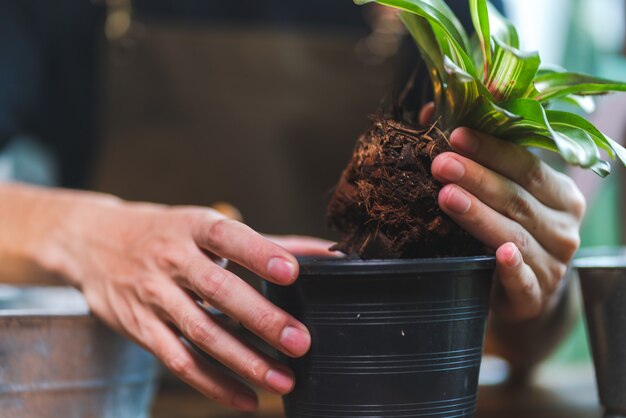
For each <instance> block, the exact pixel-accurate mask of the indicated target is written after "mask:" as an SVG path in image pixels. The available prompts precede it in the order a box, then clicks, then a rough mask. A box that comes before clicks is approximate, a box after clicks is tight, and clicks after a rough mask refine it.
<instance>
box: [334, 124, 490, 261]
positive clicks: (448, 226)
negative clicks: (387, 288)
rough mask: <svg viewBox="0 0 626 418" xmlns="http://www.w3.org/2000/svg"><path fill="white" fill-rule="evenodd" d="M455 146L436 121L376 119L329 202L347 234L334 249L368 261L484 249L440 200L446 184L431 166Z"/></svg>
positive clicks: (340, 228)
mask: <svg viewBox="0 0 626 418" xmlns="http://www.w3.org/2000/svg"><path fill="white" fill-rule="evenodd" d="M450 150H451V148H450V145H449V142H448V139H447V138H446V136H445V134H444V133H443V132H441V131H440V130H439V129H437V126H436V124H435V125H433V126H431V127H430V128H425V129H423V128H417V127H414V126H411V125H409V124H407V123H406V122H400V121H398V120H396V119H395V118H391V117H380V116H379V117H376V118H374V119H373V123H372V126H371V127H370V128H369V129H368V130H367V131H366V132H365V133H364V134H363V135H361V137H360V138H359V140H358V142H357V146H356V148H355V150H354V154H353V156H352V160H351V161H350V163H349V164H348V166H347V167H346V169H345V170H344V172H343V173H342V175H341V178H340V180H339V183H338V184H337V186H336V187H335V190H334V193H333V195H332V198H331V200H330V203H329V205H328V209H327V221H328V224H329V225H330V227H331V228H333V229H335V230H338V231H340V232H341V233H342V234H343V236H342V238H341V239H340V241H339V242H338V243H337V244H336V245H335V246H334V247H333V249H334V250H339V251H342V252H344V253H346V254H348V255H351V256H358V257H360V258H363V259H374V258H426V257H444V256H466V255H477V254H483V253H484V252H485V249H484V246H483V245H481V244H480V243H479V242H478V241H477V240H475V239H474V238H473V237H471V236H470V235H469V234H468V233H467V232H465V231H464V230H462V229H461V228H460V227H459V226H458V225H456V224H455V223H454V222H453V221H452V220H451V219H450V218H449V217H448V216H447V215H446V214H444V213H443V212H442V211H441V209H440V208H439V205H438V203H437V195H438V193H439V191H440V190H441V188H442V184H441V183H439V182H437V181H436V180H435V179H434V178H433V177H432V175H431V172H430V166H431V163H432V160H433V159H434V158H435V157H436V156H437V155H439V154H441V153H442V152H446V151H450Z"/></svg>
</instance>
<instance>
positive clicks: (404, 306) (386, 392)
mask: <svg viewBox="0 0 626 418" xmlns="http://www.w3.org/2000/svg"><path fill="white" fill-rule="evenodd" d="M494 266H495V262H494V258H493V257H471V258H447V259H420V260H372V261H362V260H332V259H325V260H310V259H309V260H302V261H301V266H300V277H299V279H298V281H297V282H296V284H294V285H293V286H290V287H280V286H275V285H271V284H268V285H267V287H266V294H267V296H268V297H269V298H270V300H272V301H273V302H274V303H275V304H277V305H278V306H280V307H282V308H283V309H285V310H286V311H288V312H289V313H291V314H292V315H293V316H295V317H296V318H297V319H299V320H300V321H302V322H303V323H304V324H305V325H306V326H307V327H308V329H309V330H310V332H311V337H312V346H311V350H310V351H309V353H308V354H307V355H306V356H305V357H303V358H301V359H291V358H283V360H284V361H285V362H286V363H287V364H288V365H289V366H290V367H291V368H292V369H293V371H294V373H295V375H296V387H295V389H294V391H293V392H292V393H290V394H289V395H287V396H285V397H284V404H285V411H286V415H287V417H288V418H313V417H320V418H321V417H324V418H334V417H337V418H344V417H355V418H356V417H390V418H391V417H433V418H434V417H437V418H452V417H454V418H461V417H464V418H465V417H467V418H469V417H473V416H474V413H475V409H476V392H477V387H478V373H479V368H480V362H481V355H482V349H483V340H484V334H485V323H486V318H487V313H488V307H489V306H488V305H489V294H490V288H491V278H492V274H493V269H494Z"/></svg>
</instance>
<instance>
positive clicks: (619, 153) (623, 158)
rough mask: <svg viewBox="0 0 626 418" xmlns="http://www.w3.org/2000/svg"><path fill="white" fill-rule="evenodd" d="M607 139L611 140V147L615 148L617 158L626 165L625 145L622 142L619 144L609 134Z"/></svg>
mask: <svg viewBox="0 0 626 418" xmlns="http://www.w3.org/2000/svg"><path fill="white" fill-rule="evenodd" d="M606 140H607V141H608V142H609V145H610V146H611V148H613V151H615V154H616V155H617V158H619V159H620V161H621V162H622V164H624V165H626V149H624V147H622V146H621V145H620V144H618V143H617V142H615V141H614V140H612V139H611V138H609V137H608V136H607V137H606Z"/></svg>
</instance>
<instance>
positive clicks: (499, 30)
mask: <svg viewBox="0 0 626 418" xmlns="http://www.w3.org/2000/svg"><path fill="white" fill-rule="evenodd" d="M487 8H488V9H489V26H490V29H491V36H492V37H493V38H495V39H497V40H499V41H500V42H502V43H504V44H505V45H508V46H510V47H512V48H516V49H518V48H519V36H518V34H517V29H515V26H513V24H512V23H511V22H510V21H509V20H507V19H505V18H504V16H502V15H501V14H500V12H499V11H498V9H496V8H495V7H494V5H493V4H491V3H487Z"/></svg>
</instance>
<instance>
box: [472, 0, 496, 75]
mask: <svg viewBox="0 0 626 418" xmlns="http://www.w3.org/2000/svg"><path fill="white" fill-rule="evenodd" d="M470 12H471V15H472V22H473V23H474V28H475V30H476V34H477V35H478V39H479V40H480V47H481V49H482V51H483V73H484V76H485V77H486V76H487V74H488V73H489V68H490V66H491V29H490V28H489V11H488V10H487V0H470Z"/></svg>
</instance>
